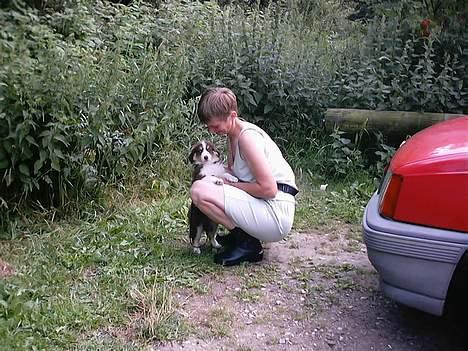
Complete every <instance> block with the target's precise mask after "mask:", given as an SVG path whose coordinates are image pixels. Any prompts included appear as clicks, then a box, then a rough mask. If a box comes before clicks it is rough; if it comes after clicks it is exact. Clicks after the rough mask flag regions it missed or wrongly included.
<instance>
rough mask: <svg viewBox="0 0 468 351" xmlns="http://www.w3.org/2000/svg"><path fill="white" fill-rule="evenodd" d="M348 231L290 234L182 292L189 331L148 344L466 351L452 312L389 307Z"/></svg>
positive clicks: (161, 347)
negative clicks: (250, 261) (252, 259)
mask: <svg viewBox="0 0 468 351" xmlns="http://www.w3.org/2000/svg"><path fill="white" fill-rule="evenodd" d="M358 230H359V229H358V228H356V227H351V226H349V225H345V224H343V225H340V224H338V225H336V226H334V227H333V228H330V229H329V231H328V233H317V232H307V233H299V232H295V233H292V234H291V235H290V236H289V237H288V238H287V240H285V241H283V242H280V243H272V244H268V245H266V250H265V259H264V261H263V262H262V263H260V264H254V265H249V266H245V267H241V268H235V269H232V268H227V269H226V270H225V271H224V274H223V275H222V276H219V275H218V276H215V277H210V278H207V279H206V281H205V282H204V283H205V284H206V293H203V294H200V293H199V292H198V293H196V292H191V291H186V292H180V293H179V294H178V295H177V299H178V305H179V310H178V313H180V314H181V315H182V316H183V317H184V319H185V320H188V321H189V323H190V328H191V330H190V332H191V335H192V336H191V337H189V338H188V339H186V340H183V341H180V342H172V343H167V344H154V345H151V346H150V347H149V350H154V351H156V350H158V351H168V350H174V351H177V350H193V351H197V350H234V351H247V350H252V351H253V350H255V351H257V350H258V351H259V350H272V351H276V350H278V351H279V350H288V351H289V350H291V351H295V350H318V351H322V350H356V351H364V350H408V351H416V350H421V351H422V350H424V351H432V350H441V351H445V350H451V351H453V350H468V343H467V341H468V340H467V337H466V336H465V335H466V333H465V331H466V327H467V323H466V322H464V321H463V320H461V319H460V316H453V315H452V316H446V317H443V318H438V317H434V316H431V315H428V314H424V313H421V312H418V311H414V310H410V309H408V308H404V307H401V306H398V305H396V304H395V303H394V302H392V301H391V300H389V299H387V298H386V297H385V296H383V295H382V293H381V292H380V291H379V289H378V275H377V274H376V272H375V270H374V268H373V267H372V266H371V265H370V263H369V261H368V259H367V256H366V251H365V247H364V245H363V244H362V243H361V242H360V240H359V238H358V234H357V231H358Z"/></svg>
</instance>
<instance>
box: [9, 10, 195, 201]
mask: <svg viewBox="0 0 468 351" xmlns="http://www.w3.org/2000/svg"><path fill="white" fill-rule="evenodd" d="M93 6H94V7H93V9H94V10H95V11H94V12H93V11H90V10H89V8H88V7H87V5H83V4H81V3H79V2H78V3H77V5H76V7H74V8H68V9H66V10H64V12H63V13H62V12H61V13H55V14H52V15H48V16H38V15H37V13H36V12H35V11H32V10H27V11H25V10H10V11H2V12H0V16H2V17H1V18H0V20H1V22H2V23H5V26H3V27H2V28H1V29H0V34H1V35H0V96H1V97H2V99H1V100H0V120H1V121H2V122H1V123H0V140H1V141H0V172H1V178H0V194H1V197H2V202H1V203H2V204H3V205H5V204H7V205H8V203H10V207H11V206H14V205H15V204H17V203H18V202H20V201H22V200H37V201H39V202H41V204H43V205H54V206H59V205H64V204H65V203H67V201H70V200H72V199H74V198H75V197H78V196H82V195H83V194H85V193H86V192H94V191H95V190H96V189H97V184H98V183H104V182H114V181H116V180H119V179H122V178H124V177H125V176H126V175H128V174H129V173H130V172H132V169H133V168H134V167H135V166H138V165H141V164H142V163H143V162H144V161H145V160H146V159H147V158H148V157H152V158H155V159H157V150H159V149H160V148H161V145H165V144H170V145H172V144H174V143H177V142H178V141H179V140H180V138H183V137H184V136H183V135H182V136H181V137H179V135H181V133H184V132H185V129H183V128H182V130H181V128H180V125H183V124H184V123H185V122H186V120H187V118H188V113H187V108H186V106H185V104H183V103H181V96H182V95H183V91H184V88H185V82H186V80H187V72H188V67H187V61H186V59H185V55H183V54H182V55H179V54H178V52H177V49H178V48H177V47H174V46H171V45H170V44H169V43H163V42H162V40H161V36H160V35H159V33H160V32H159V27H158V26H157V23H156V24H155V21H154V16H155V13H156V12H155V11H156V10H155V9H154V8H151V7H147V6H144V5H143V4H136V5H134V6H132V7H123V6H114V5H112V4H107V3H101V2H96V3H95V4H94V5H93ZM5 206H6V205H5Z"/></svg>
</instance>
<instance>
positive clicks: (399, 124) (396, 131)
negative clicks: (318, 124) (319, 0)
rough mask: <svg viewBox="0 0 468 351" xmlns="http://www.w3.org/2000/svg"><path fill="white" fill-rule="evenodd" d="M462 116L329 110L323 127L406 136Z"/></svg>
mask: <svg viewBox="0 0 468 351" xmlns="http://www.w3.org/2000/svg"><path fill="white" fill-rule="evenodd" d="M462 116H463V115H462V114H449V113H427V112H405V111H374V110H357V109H338V108H330V109H328V110H327V111H326V112H325V127H326V128H327V129H328V130H333V128H335V127H338V128H339V129H340V130H342V131H344V132H347V133H354V132H358V131H360V130H362V129H363V128H364V129H366V130H369V131H380V132H381V133H382V134H384V135H398V136H406V135H412V134H414V133H416V132H418V131H420V130H421V129H424V128H426V127H429V126H431V125H433V124H435V123H437V122H440V121H445V120H448V119H453V118H457V117H462Z"/></svg>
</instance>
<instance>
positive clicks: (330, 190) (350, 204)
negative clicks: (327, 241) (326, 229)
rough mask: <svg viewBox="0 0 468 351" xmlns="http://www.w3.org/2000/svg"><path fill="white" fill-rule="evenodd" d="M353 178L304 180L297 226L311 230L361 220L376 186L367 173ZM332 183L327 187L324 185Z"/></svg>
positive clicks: (301, 186)
mask: <svg viewBox="0 0 468 351" xmlns="http://www.w3.org/2000/svg"><path fill="white" fill-rule="evenodd" d="M347 178H348V179H352V180H349V181H333V182H330V183H329V184H328V183H326V182H325V181H324V180H321V181H319V180H313V181H310V182H309V181H303V182H302V183H301V184H300V185H299V186H300V188H301V191H300V192H299V195H298V196H297V207H296V217H295V222H294V227H295V229H297V230H308V229H314V228H320V227H323V226H327V225H329V224H330V223H333V222H334V221H337V220H339V221H344V222H346V223H351V224H360V223H361V219H362V215H363V213H364V208H365V206H366V204H367V201H368V200H369V199H370V197H371V196H372V193H373V192H374V191H375V189H376V187H375V184H374V180H373V179H371V178H370V177H369V176H368V175H367V174H366V173H364V172H362V173H357V174H356V175H355V176H354V177H347ZM324 183H325V184H328V186H327V187H326V190H325V191H322V190H320V185H322V184H324Z"/></svg>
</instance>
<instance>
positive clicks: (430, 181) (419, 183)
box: [389, 116, 468, 232]
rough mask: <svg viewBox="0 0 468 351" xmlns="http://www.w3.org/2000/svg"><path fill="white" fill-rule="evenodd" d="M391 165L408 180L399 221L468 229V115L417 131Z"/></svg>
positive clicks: (401, 195) (398, 207)
mask: <svg viewBox="0 0 468 351" xmlns="http://www.w3.org/2000/svg"><path fill="white" fill-rule="evenodd" d="M389 170H390V171H391V172H392V173H393V174H396V175H399V176H401V177H402V179H403V181H402V186H401V189H400V192H399V199H398V202H397V205H396V207H395V213H394V217H393V219H394V220H397V221H402V222H407V223H414V224H421V225H425V226H432V227H436V228H445V229H451V230H456V231H463V232H468V116H466V117H460V118H457V119H453V120H449V121H445V122H442V123H438V124H436V125H434V126H432V127H429V128H426V129H424V130H423V131H420V132H419V133H416V134H415V135H414V136H413V137H411V138H410V139H409V140H408V141H407V142H406V143H404V144H403V145H402V147H401V148H400V149H399V150H398V151H397V152H396V153H395V155H394V157H393V159H392V161H391V162H390V166H389Z"/></svg>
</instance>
